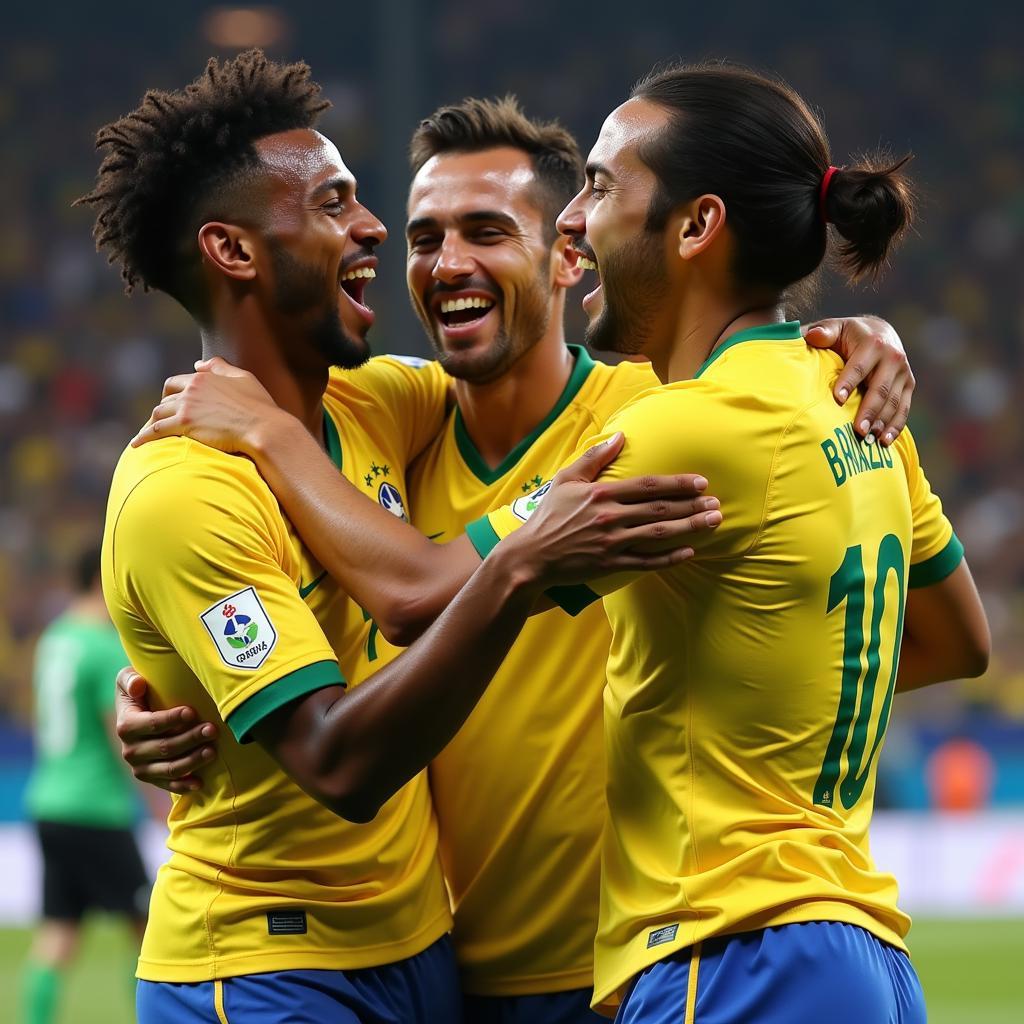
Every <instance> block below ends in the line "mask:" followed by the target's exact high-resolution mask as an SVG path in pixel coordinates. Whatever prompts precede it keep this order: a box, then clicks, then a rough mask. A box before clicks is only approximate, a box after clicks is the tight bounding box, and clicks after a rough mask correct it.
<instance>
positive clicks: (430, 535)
mask: <svg viewBox="0 0 1024 1024" xmlns="http://www.w3.org/2000/svg"><path fill="white" fill-rule="evenodd" d="M443 536H444V530H442V531H441V532H440V533H428V534H427V540H437V538H438V537H443Z"/></svg>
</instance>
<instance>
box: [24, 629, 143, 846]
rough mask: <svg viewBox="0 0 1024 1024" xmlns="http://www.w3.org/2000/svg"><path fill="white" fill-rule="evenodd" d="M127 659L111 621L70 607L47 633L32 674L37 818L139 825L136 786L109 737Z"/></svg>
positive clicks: (31, 797)
mask: <svg viewBox="0 0 1024 1024" xmlns="http://www.w3.org/2000/svg"><path fill="white" fill-rule="evenodd" d="M127 662H128V659H127V658H126V656H125V653H124V650H123V648H122V647H121V642H120V640H119V639H118V636H117V632H116V630H115V629H114V627H113V626H112V625H109V624H106V623H102V622H99V621H96V620H94V619H89V618H85V617H83V616H77V615H75V614H73V613H68V614H65V615H62V616H60V618H58V619H56V620H55V621H54V622H52V623H51V624H50V625H49V626H48V627H47V628H46V629H45V630H44V631H43V634H42V636H41V637H40V639H39V645H38V647H37V648H36V657H35V668H34V673H33V690H34V698H35V740H36V764H35V768H34V770H33V772H32V777H31V779H30V781H29V785H28V794H27V807H28V812H29V815H30V816H31V817H32V818H35V819H36V820H40V819H41V820H45V821H60V822H67V823H69V824H75V825H91V826H96V827H106V828H128V827H130V826H131V825H132V824H133V823H134V821H135V818H136V811H137V806H138V805H137V802H136V794H135V791H134V784H133V782H132V780H131V776H130V775H129V774H128V771H127V769H126V768H125V766H124V765H123V764H122V763H121V761H120V759H119V758H118V756H117V754H116V753H115V749H114V745H113V743H112V740H111V736H110V722H111V719H112V716H113V712H114V677H115V676H116V675H117V672H118V670H119V669H120V668H121V667H122V666H123V665H126V664H127Z"/></svg>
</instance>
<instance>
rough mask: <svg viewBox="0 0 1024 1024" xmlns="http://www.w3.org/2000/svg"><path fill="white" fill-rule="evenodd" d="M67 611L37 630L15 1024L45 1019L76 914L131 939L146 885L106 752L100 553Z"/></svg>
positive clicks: (124, 796)
mask: <svg viewBox="0 0 1024 1024" xmlns="http://www.w3.org/2000/svg"><path fill="white" fill-rule="evenodd" d="M76 586H77V593H76V596H75V598H74V600H73V601H72V603H71V605H70V607H69V608H68V609H67V610H66V611H65V612H64V613H63V614H62V615H60V616H58V618H57V619H55V620H54V621H53V622H52V623H50V625H49V626H48V627H47V628H46V629H45V630H44V631H43V634H42V636H41V637H40V638H39V645H38V647H37V648H36V656H35V665H34V672H33V695H34V702H35V744H36V763H35V765H34V768H33V771H32V775H31V778H30V780H29V785H28V792H27V797H26V806H27V811H28V815H29V817H30V818H31V819H32V821H33V822H34V823H35V826H36V830H37V833H38V836H39V843H40V846H41V848H42V861H43V900H42V903H43V908H42V909H43V913H42V920H41V922H40V924H39V927H38V930H37V933H36V936H35V941H34V943H33V945H32V949H31V951H30V953H29V958H28V961H27V963H26V965H25V969H24V976H23V991H22V1019H23V1021H24V1022H25V1024H50V1022H51V1021H53V1020H54V1019H55V1014H56V1008H57V1002H58V997H59V992H60V981H61V976H62V973H63V971H64V969H65V968H66V967H67V966H68V965H69V963H70V962H71V960H72V959H73V957H74V955H75V952H76V949H77V946H78V938H79V930H80V925H81V921H82V917H83V915H84V914H85V913H86V912H87V911H89V910H93V909H97V910H104V911H106V912H108V913H113V914H117V915H120V916H122V917H124V918H126V919H127V920H128V921H129V922H130V923H131V925H132V926H133V928H134V929H135V931H136V932H137V934H138V936H139V937H141V935H142V931H143V929H144V927H145V923H146V905H147V903H148V899H149V881H148V879H147V877H146V871H145V869H144V867H143V864H142V858H141V857H140V855H139V850H138V847H137V846H136V843H135V837H134V836H133V834H132V825H133V824H134V823H135V820H136V818H137V812H138V800H137V797H136V793H135V784H134V783H133V782H132V779H131V776H130V775H129V774H128V773H127V772H125V770H124V766H123V765H122V763H121V759H120V756H119V754H118V752H117V751H116V750H115V747H114V740H113V731H112V727H111V723H112V720H113V710H114V707H113V696H112V694H111V692H110V680H111V678H112V677H113V675H114V674H116V672H117V670H118V669H119V668H120V667H121V665H123V664H124V662H125V653H124V649H123V648H122V647H121V642H120V640H119V639H118V636H117V632H116V631H115V629H114V627H113V624H112V623H111V621H110V617H109V616H108V615H107V610H106V606H105V605H104V603H103V592H102V589H101V587H100V552H99V548H98V547H96V548H92V549H90V550H89V551H86V552H84V553H83V554H82V555H81V557H80V558H79V561H78V566H77V572H76Z"/></svg>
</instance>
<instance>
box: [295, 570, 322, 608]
mask: <svg viewBox="0 0 1024 1024" xmlns="http://www.w3.org/2000/svg"><path fill="white" fill-rule="evenodd" d="M326 575H327V570H326V569H324V571H323V572H322V573H320V575H319V576H317V578H316V579H315V580H313V582H312V583H307V584H306V585H305V586H304V587H303V586H301V585H300V586H299V597H301V598H302V599H303V601H305V599H306V598H307V597H309V595H310V594H312V593H313V591H314V590H316V588H317V587H318V586H319V585H320V582H321V581H322V580H323V578H324V577H325V576H326Z"/></svg>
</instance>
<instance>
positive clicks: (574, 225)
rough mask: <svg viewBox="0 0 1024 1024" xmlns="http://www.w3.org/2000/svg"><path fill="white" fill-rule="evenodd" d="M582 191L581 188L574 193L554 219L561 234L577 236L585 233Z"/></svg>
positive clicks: (585, 223) (585, 220) (585, 221)
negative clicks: (556, 218)
mask: <svg viewBox="0 0 1024 1024" xmlns="http://www.w3.org/2000/svg"><path fill="white" fill-rule="evenodd" d="M583 192H584V190H583V189H581V190H580V191H579V192H577V193H576V195H575V197H574V198H573V199H571V200H570V201H569V205H568V206H567V207H566V208H565V209H564V210H563V211H562V212H561V213H560V214H559V215H558V220H556V221H555V227H556V228H558V230H559V232H560V233H561V234H563V235H569V236H570V237H573V236H577V237H578V236H580V235H585V234H586V233H587V218H586V216H585V215H584V213H583Z"/></svg>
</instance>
